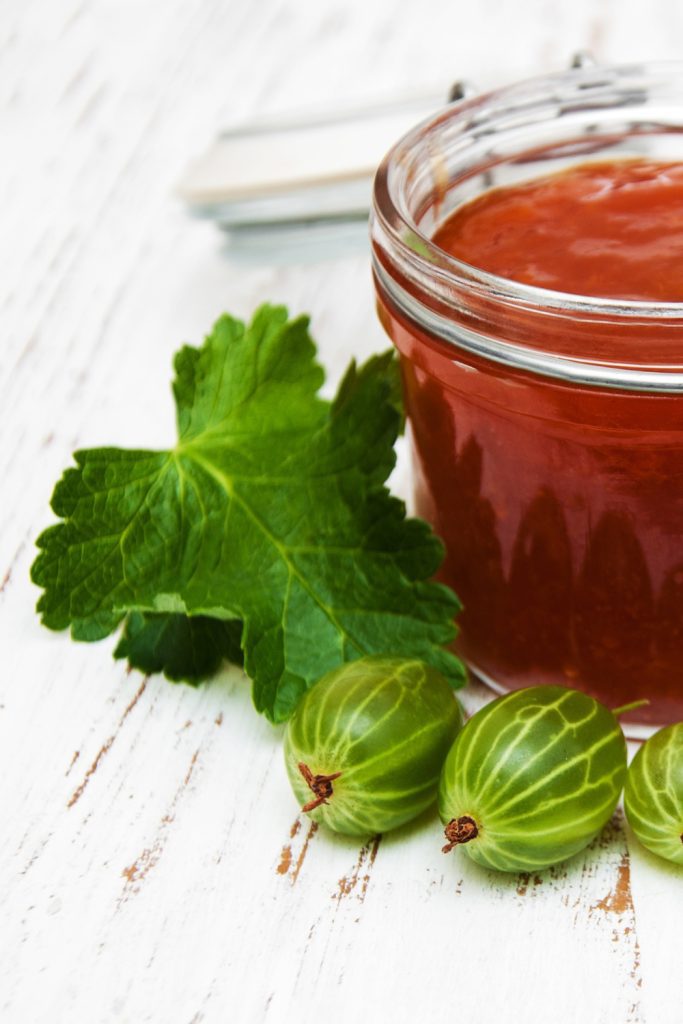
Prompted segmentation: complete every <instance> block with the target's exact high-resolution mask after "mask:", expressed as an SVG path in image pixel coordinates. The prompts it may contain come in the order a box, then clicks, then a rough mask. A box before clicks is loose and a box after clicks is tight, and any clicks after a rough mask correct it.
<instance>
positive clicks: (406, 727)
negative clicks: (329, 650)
mask: <svg viewBox="0 0 683 1024" xmlns="http://www.w3.org/2000/svg"><path fill="white" fill-rule="evenodd" d="M461 725H462V713H461V711H460V705H459V704H458V702H457V700H456V699H455V696H454V694H453V691H452V689H451V687H450V686H449V684H448V683H447V682H446V680H445V679H444V677H443V676H442V675H441V674H440V673H439V672H437V671H436V669H433V668H431V667H430V666H429V665H426V664H424V663H423V662H421V661H408V660H406V659H404V658H385V657H378V656H376V657H368V658H361V659H359V660H358V661H353V662H350V663H348V664H346V665H343V666H341V667H340V668H338V669H335V670H334V671H332V672H329V673H328V674H327V675H325V676H323V678H322V679H321V680H319V682H317V683H316V684H315V686H313V687H312V688H311V689H310V690H309V691H308V692H307V693H306V694H305V695H304V696H303V698H302V699H301V701H300V702H299V705H298V706H297V709H296V711H295V713H294V715H293V716H292V718H290V720H289V722H288V723H287V729H286V732H285V764H286V767H287V774H288V775H289V780H290V782H291V785H292V789H293V790H294V794H295V796H296V798H297V800H298V801H299V803H300V804H301V805H303V808H304V809H305V810H307V811H308V813H309V815H310V817H311V818H312V819H313V820H314V821H317V822H323V823H324V824H325V825H327V826H328V827H329V828H331V829H334V830H335V831H336V832H342V833H344V834H345V835H353V836H360V835H371V834H374V833H377V832H386V831H388V830H389V829H392V828H397V827H398V826H399V825H403V824H405V823H406V822H407V821H410V820H411V819H412V818H414V817H416V815H418V814H420V812H421V811H423V810H424V809H425V808H426V807H428V806H429V805H430V804H431V803H433V802H434V800H435V799H436V791H437V786H438V782H439V774H440V772H441V767H442V765H443V762H444V759H445V757H446V754H447V753H448V750H449V748H450V746H451V743H452V742H453V739H454V738H455V735H456V733H457V731H458V729H459V728H460V726H461ZM307 779H308V781H307ZM316 780H317V781H316Z"/></svg>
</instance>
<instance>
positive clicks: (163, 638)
mask: <svg viewBox="0 0 683 1024" xmlns="http://www.w3.org/2000/svg"><path fill="white" fill-rule="evenodd" d="M241 636H242V623H241V622H239V621H237V620H234V619H233V620H229V621H227V622H221V620H220V619H210V618H208V617H207V616H205V615H197V616H195V617H193V618H190V617H189V616H187V615H179V614H170V615H150V614H148V613H143V612H131V613H130V615H129V616H128V617H127V619H126V621H125V624H124V627H123V634H122V636H121V639H120V641H119V644H118V647H117V648H116V650H115V651H114V657H115V658H127V659H128V661H129V663H130V664H131V665H132V666H133V667H134V668H138V669H140V670H141V671H142V672H147V673H151V672H163V673H164V675H165V676H166V678H167V679H171V680H172V681H173V682H180V681H184V682H186V683H192V684H197V683H201V682H202V681H203V680H204V679H209V678H210V677H211V676H212V675H213V674H214V673H215V672H216V671H217V670H218V669H219V668H220V666H221V663H222V662H223V661H229V662H232V664H233V665H241V664H242V663H243V655H242V649H241V647H240V639H241Z"/></svg>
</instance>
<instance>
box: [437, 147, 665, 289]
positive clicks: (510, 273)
mask: <svg viewBox="0 0 683 1024" xmlns="http://www.w3.org/2000/svg"><path fill="white" fill-rule="evenodd" d="M433 241H434V242H436V244H437V245H439V246H440V247H441V248H442V249H444V250H445V251H446V252H448V253H450V254H451V255H452V256H456V257H457V258H458V259H460V260H463V261H464V262H465V263H470V264H472V265H474V266H476V267H480V268H481V269H482V270H488V271H490V272H491V273H494V274H498V275H499V276H500V277H507V278H511V279H512V280H514V281H521V282H522V283H524V284H530V285H536V286H538V287H541V288H549V289H552V290H553V291H560V292H571V293H573V294H579V295H581V294H582V295H594V296H601V297H603V298H613V299H638V300H649V301H658V302H681V301H683V164H672V163H660V162H655V161H652V160H622V161H612V162H609V163H608V162H600V163H588V164H582V165H578V166H576V167H574V168H571V169H570V170H568V171H561V172H559V173H557V174H551V175H548V176H547V177H544V178H538V179H536V180H534V181H530V182H526V183H524V184H521V185H516V186H513V187H510V188H496V189H491V190H490V191H489V192H486V193H484V195H482V196H480V197H479V198H477V199H475V200H473V201H472V202H469V203H466V204H465V205H463V206H462V207H460V208H459V209H457V210H456V211H455V213H453V214H452V215H451V217H449V219H448V220H447V221H446V222H445V223H444V224H442V225H441V227H440V228H439V229H438V230H437V232H436V233H435V235H434V238H433Z"/></svg>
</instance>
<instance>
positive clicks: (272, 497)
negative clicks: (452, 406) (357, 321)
mask: <svg viewBox="0 0 683 1024" xmlns="http://www.w3.org/2000/svg"><path fill="white" fill-rule="evenodd" d="M175 370H176V378H175V382H174V385H173V390H174V394H175V398H176V404H177V410H178V433H179V439H178V442H177V444H176V445H175V447H174V448H172V449H171V450H169V451H165V452H147V451H122V450H118V449H113V448H101V449H92V450H89V451H81V452H77V453H76V455H75V460H76V464H77V468H72V469H69V470H67V471H66V473H65V474H64V476H63V477H62V480H61V481H60V482H59V483H58V485H57V487H56V489H55V492H54V495H53V500H52V507H53V509H54V511H55V513H56V514H57V515H58V516H59V517H60V518H61V519H62V520H63V521H62V522H61V523H59V524H58V525H56V526H52V527H50V528H49V529H48V530H46V531H45V532H44V533H43V534H42V535H41V537H40V538H39V540H38V546H39V547H40V548H41V552H40V554H39V555H38V557H37V559H36V561H35V563H34V565H33V570H32V578H33V580H34V582H36V583H38V584H39V586H41V587H43V588H44V593H43V595H42V596H41V598H40V600H39V602H38V608H39V610H40V612H41V613H42V617H43V622H44V623H45V625H47V626H49V627H50V628H52V629H65V628H67V627H69V626H70V627H71V629H72V633H73V635H74V637H76V638H78V639H85V640H93V639H98V638H100V637H101V636H104V635H106V634H107V633H108V632H111V631H112V630H113V629H115V628H116V626H117V625H118V623H119V622H120V620H121V619H122V618H123V617H124V615H125V614H127V613H129V612H131V611H137V612H144V613H157V614H159V613H166V614H168V613H170V614H173V615H186V616H202V617H208V618H213V619H219V620H234V619H238V620H240V621H242V622H243V623H244V628H243V634H242V641H241V642H242V648H243V650H244V654H245V668H246V671H247V673H248V675H249V676H251V678H252V680H253V684H254V701H255V703H256V706H257V708H258V709H259V710H261V711H264V712H265V713H266V714H267V715H268V717H270V718H271V719H273V720H276V721H280V720H283V719H285V718H287V717H288V716H289V715H290V714H291V712H292V711H293V709H294V707H295V706H296V703H297V701H298V699H299V697H300V696H301V694H302V693H303V692H304V690H305V689H306V688H307V687H309V686H311V685H312V683H313V682H315V680H316V679H318V678H319V677H320V676H321V675H323V674H324V673H325V672H326V671H328V670H329V669H331V668H333V667H335V666H336V665H338V664H340V663H341V662H344V661H352V660H354V659H355V658H358V657H360V656H361V655H364V654H372V653H376V654H392V655H401V654H405V655H409V656H410V657H420V658H422V659H423V660H425V661H427V662H429V663H430V664H432V665H434V666H435V667H436V668H438V669H440V670H441V671H443V672H444V673H445V674H446V675H447V676H448V677H449V678H450V679H451V680H452V681H453V683H454V685H457V684H459V683H461V682H462V681H463V669H462V666H461V664H460V662H459V661H458V659H457V658H456V657H455V656H454V655H453V654H451V653H450V652H448V651H446V650H445V649H444V645H446V644H448V643H450V641H451V640H452V639H453V637H454V635H455V627H454V625H453V616H454V615H455V614H456V612H457V611H458V608H459V604H458V601H457V599H456V597H455V595H454V594H453V593H452V592H451V591H450V590H449V589H448V588H446V587H444V586H441V585H439V584H436V583H432V582H429V577H430V576H431V575H432V574H433V573H434V572H435V570H436V569H437V567H438V565H439V564H440V562H441V559H442V557H443V550H442V546H441V543H440V542H439V541H438V540H437V539H436V538H435V537H434V536H433V534H432V533H431V531H430V529H429V527H428V526H427V525H426V524H425V523H424V522H422V521H420V520H415V519H413V520H406V518H405V508H404V506H403V504H402V503H401V502H400V501H398V500H397V499H395V498H392V497H391V496H390V495H389V493H388V492H387V491H386V489H385V488H384V487H383V486H382V485H383V482H384V480H385V479H386V477H387V476H388V474H389V473H390V472H391V469H392V467H393V464H394V451H393V445H394V442H395V440H396V435H397V432H398V430H399V428H400V423H401V415H400V412H399V410H398V408H397V405H396V372H397V371H396V365H395V361H394V359H393V356H392V355H391V354H390V353H387V354H385V355H383V356H377V357H374V358H372V359H370V360H369V361H368V362H367V363H366V364H365V365H364V366H362V367H360V368H358V367H356V366H355V364H353V363H352V364H351V366H350V368H349V370H348V372H347V374H346V376H345V378H344V380H343V381H342V383H341V385H340V388H339V391H338V394H337V397H336V398H335V400H334V402H333V403H331V404H330V403H328V402H324V401H322V400H321V399H320V398H319V397H318V395H317V392H318V389H319V387H320V385H321V384H322V381H323V373H322V370H321V369H320V367H319V366H318V364H317V363H316V361H315V346H314V344H313V342H312V341H311V339H310V336H309V334H308V321H307V319H305V318H299V319H297V320H292V321H289V320H288V319H287V312H286V310H285V309H283V308H280V307H269V306H265V307H262V308H261V309H260V310H259V311H258V312H257V313H256V315H255V317H254V319H253V321H252V323H251V324H250V325H249V326H248V327H245V325H244V324H242V323H241V322H240V321H238V320H234V319H232V318H231V317H228V316H224V317H222V318H221V319H220V320H219V321H218V322H217V324H216V325H215V327H214V329H213V331H212V333H211V334H210V335H209V337H208V338H207V339H206V341H205V343H204V345H203V346H202V347H201V348H200V349H193V348H189V347H185V348H183V349H181V350H180V352H179V353H178V354H177V356H176V359H175ZM176 621H179V620H176ZM137 622H138V620H136V623H137ZM126 642H127V643H128V645H130V644H131V642H132V641H131V638H130V637H129V638H128V640H127V641H126ZM164 646H165V642H164ZM159 657H161V655H159ZM177 664H181V661H180V660H178V662H177Z"/></svg>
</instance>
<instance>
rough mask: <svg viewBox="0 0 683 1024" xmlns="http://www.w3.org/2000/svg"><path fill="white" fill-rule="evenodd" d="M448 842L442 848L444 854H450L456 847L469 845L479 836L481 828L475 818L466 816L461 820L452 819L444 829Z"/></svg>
mask: <svg viewBox="0 0 683 1024" xmlns="http://www.w3.org/2000/svg"><path fill="white" fill-rule="evenodd" d="M444 835H445V836H446V839H447V840H448V842H447V843H446V845H445V846H442V847H441V852H442V853H450V852H451V850H452V849H453V847H454V846H460V845H461V844H462V843H469V842H470V841H471V840H472V839H476V838H477V836H478V835H479V828H478V826H477V823H476V821H475V820H474V818H470V817H469V815H467V814H464V815H463V816H462V817H461V818H452V819H451V820H450V821H449V822H448V824H447V825H446V827H445V829H444Z"/></svg>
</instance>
